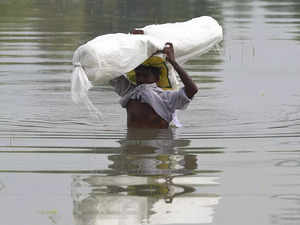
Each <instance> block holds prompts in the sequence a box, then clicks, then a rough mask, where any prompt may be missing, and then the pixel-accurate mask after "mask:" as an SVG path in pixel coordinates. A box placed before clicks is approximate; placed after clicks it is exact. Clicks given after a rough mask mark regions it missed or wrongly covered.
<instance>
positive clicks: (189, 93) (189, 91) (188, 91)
mask: <svg viewBox="0 0 300 225" xmlns="http://www.w3.org/2000/svg"><path fill="white" fill-rule="evenodd" d="M198 90H199V88H198V87H197V86H196V85H193V86H192V87H190V88H188V89H187V88H186V89H185V93H186V95H187V97H188V98H189V99H192V98H193V97H194V95H195V94H196V93H197V92H198Z"/></svg>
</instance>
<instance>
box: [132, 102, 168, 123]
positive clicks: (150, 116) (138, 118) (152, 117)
mask: <svg viewBox="0 0 300 225" xmlns="http://www.w3.org/2000/svg"><path fill="white" fill-rule="evenodd" d="M126 110H127V126H128V127H129V128H168V127H169V123H168V122H167V121H166V120H164V119H162V118H161V117H160V116H159V115H158V114H157V113H156V112H155V111H154V110H153V108H152V107H151V106H150V105H149V104H147V103H142V102H140V101H138V100H130V101H129V102H128V104H127V107H126Z"/></svg>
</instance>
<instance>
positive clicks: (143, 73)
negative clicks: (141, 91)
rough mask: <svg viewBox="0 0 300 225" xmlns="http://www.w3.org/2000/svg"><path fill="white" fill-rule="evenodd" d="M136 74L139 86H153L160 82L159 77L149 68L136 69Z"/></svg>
mask: <svg viewBox="0 0 300 225" xmlns="http://www.w3.org/2000/svg"><path fill="white" fill-rule="evenodd" d="M135 74H136V83H137V84H152V83H155V82H157V81H158V80H159V77H158V76H157V75H155V74H154V73H153V72H152V71H151V70H150V69H149V68H146V67H142V66H141V67H138V68H136V69H135Z"/></svg>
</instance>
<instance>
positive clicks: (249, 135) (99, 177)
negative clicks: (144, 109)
mask: <svg viewBox="0 0 300 225" xmlns="http://www.w3.org/2000/svg"><path fill="white" fill-rule="evenodd" d="M203 15H208V16H212V17H214V18H216V19H217V20H218V21H219V23H220V24H221V25H222V26H223V29H224V41H223V42H222V43H221V45H220V46H219V48H217V49H214V50H212V51H210V52H209V53H207V54H205V55H203V56H200V57H198V58H195V59H194V60H192V61H190V62H189V64H188V65H186V66H185V69H186V70H187V71H188V72H189V73H190V75H191V76H192V78H193V79H194V80H195V81H196V82H197V85H198V86H199V88H200V91H199V92H198V93H197V95H196V96H195V98H194V100H193V101H192V103H191V104H190V106H189V108H188V109H187V110H186V111H181V112H179V118H180V121H181V122H182V123H183V127H181V128H177V129H170V130H151V131H147V130H142V131H140V130H127V128H126V114H125V111H124V110H123V109H121V107H120V106H119V104H118V97H117V96H116V94H115V93H113V92H112V91H111V89H109V88H108V87H105V86H97V87H95V88H93V89H92V90H91V91H90V98H91V100H92V101H93V102H94V103H95V105H96V106H97V107H98V108H99V109H100V110H101V111H102V113H103V115H104V119H103V121H98V120H97V119H96V118H94V117H93V116H92V115H90V114H89V113H88V111H87V109H86V108H85V107H83V106H78V105H76V104H74V103H73V102H72V101H71V98H70V74H71V72H72V65H71V59H72V54H73V52H74V50H75V49H76V48H77V47H78V46H79V45H80V44H82V43H85V42H86V41H88V40H90V39H92V38H94V37H96V36H98V35H102V34H106V33H115V32H126V33H127V32H128V31H130V30H131V29H132V28H134V27H142V26H144V25H147V24H153V23H165V22H175V21H185V20H188V19H190V18H193V17H197V16H203ZM179 32H180V31H179ZM299 55H300V2H299V0H285V1H279V0H243V1H240V0H223V1H219V0H201V1H196V0H164V1H158V0H148V1H143V2H141V1H137V0H17V1H11V0H2V1H0V200H1V201H0V215H1V216H0V224H3V225H21V224H28V225H40V224H45V225H47V224H59V225H99V224H105V225H114V224H119V225H140V224H143V225H146V224H151V225H153V224H157V225H158V224H172V225H174V224H183V225H192V224H193V225H194V224H218V225H235V224H243V225H247V224H249V225H253V224H259V225H269V224H270V225H271V224H276V225H277V224H278V225H298V224H300V76H299V71H300V63H299Z"/></svg>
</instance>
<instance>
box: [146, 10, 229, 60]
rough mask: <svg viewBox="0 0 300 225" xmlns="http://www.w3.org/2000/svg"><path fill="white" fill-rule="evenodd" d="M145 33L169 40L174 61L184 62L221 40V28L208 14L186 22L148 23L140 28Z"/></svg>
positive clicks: (164, 40) (162, 39) (165, 40)
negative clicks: (172, 47) (172, 49)
mask: <svg viewBox="0 0 300 225" xmlns="http://www.w3.org/2000/svg"><path fill="white" fill-rule="evenodd" d="M141 29H142V30H143V31H144V33H145V34H146V35H149V36H151V37H156V38H158V39H159V40H161V41H163V42H164V43H166V42H171V43H172V44H173V46H174V51H175V57H176V61H177V62H178V63H179V64H184V63H185V62H186V61H187V60H189V59H191V58H193V57H195V56H199V55H201V54H203V53H205V52H207V51H208V50H209V49H211V48H212V47H214V46H215V45H216V44H218V43H219V42H220V41H222V40H223V29H222V27H221V26H220V25H219V24H218V22H217V21H216V20H215V19H213V18H212V17H209V16H202V17H198V18H194V19H191V20H188V21H186V22H178V23H166V24H160V25H149V26H146V27H144V28H141Z"/></svg>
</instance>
